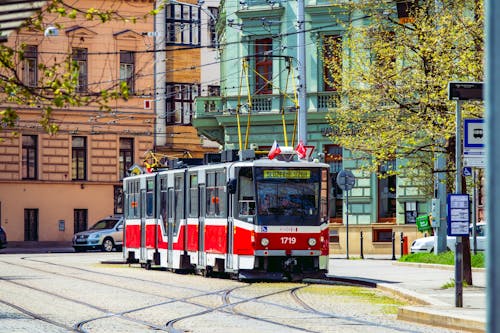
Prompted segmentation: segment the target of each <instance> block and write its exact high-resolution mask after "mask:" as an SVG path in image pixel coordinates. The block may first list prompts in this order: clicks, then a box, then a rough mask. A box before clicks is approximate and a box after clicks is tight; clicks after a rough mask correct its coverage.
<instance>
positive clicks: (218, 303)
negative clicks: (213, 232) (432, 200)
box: [0, 250, 458, 333]
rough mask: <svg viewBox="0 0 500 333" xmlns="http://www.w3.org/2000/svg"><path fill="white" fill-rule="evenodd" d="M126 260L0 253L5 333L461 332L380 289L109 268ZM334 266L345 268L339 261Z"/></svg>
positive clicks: (0, 317) (0, 327)
mask: <svg viewBox="0 0 500 333" xmlns="http://www.w3.org/2000/svg"><path fill="white" fill-rule="evenodd" d="M51 251H53V250H51ZM120 259H121V253H116V252H115V253H100V252H94V253H82V254H80V253H28V254H26V253H25V254H0V268H1V269H0V332H2V333H3V332H9V333H10V332H13V331H15V332H30V333H32V332H44V333H52V332H69V331H76V332H92V333H93V332H149V331H155V332H157V331H167V332H172V333H180V332H186V331H189V332H196V333H209V332H210V333H212V332H241V333H249V332H250V333H253V332H255V333H261V332H278V333H281V332H283V333H285V332H286V333H289V332H316V333H323V332H367V331H370V332H383V333H386V332H394V333H395V332H408V333H420V332H421V333H449V332H458V330H455V331H453V330H448V329H443V328H437V327H433V326H427V325H422V324H412V325H408V323H406V322H403V321H401V320H397V318H396V312H397V306H396V311H394V312H393V311H388V310H387V309H388V306H387V303H386V300H387V298H386V297H387V295H388V294H385V293H383V292H379V291H377V290H375V294H374V295H371V293H373V291H374V290H373V289H366V290H367V291H365V292H361V293H360V295H358V296H354V295H352V294H349V293H348V294H347V296H346V295H345V294H344V290H345V289H339V288H345V287H342V286H335V285H334V286H332V285H320V286H318V285H313V286H308V285H306V284H298V283H252V284H248V283H242V282H238V281H232V280H228V279H213V278H212V279H208V278H203V277H200V276H194V275H183V274H175V273H170V272H165V271H159V270H150V271H148V270H144V269H141V268H140V267H139V266H138V265H132V266H129V265H123V264H102V262H103V261H105V262H117V261H119V260H120ZM332 263H333V265H334V266H335V267H334V272H335V273H340V267H341V264H340V261H339V263H338V264H336V260H332ZM361 263H362V262H360V264H361ZM365 263H366V264H369V261H366V262H365ZM346 264H350V261H346ZM345 269H346V270H347V271H350V270H351V269H350V268H349V267H346V268H345ZM365 293H368V295H370V296H368V297H361V296H362V295H364V294H365ZM390 308H391V306H390V305H389V309H390Z"/></svg>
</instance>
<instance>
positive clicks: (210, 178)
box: [206, 170, 227, 217]
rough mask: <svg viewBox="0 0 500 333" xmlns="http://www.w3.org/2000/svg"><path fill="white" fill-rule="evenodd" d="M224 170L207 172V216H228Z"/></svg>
mask: <svg viewBox="0 0 500 333" xmlns="http://www.w3.org/2000/svg"><path fill="white" fill-rule="evenodd" d="M225 175H226V174H225V172H224V170H219V171H216V172H208V173H207V187H206V193H207V196H206V198H207V211H206V215H207V217H225V216H226V200H227V199H226V193H225V191H226V187H225V185H226V183H225V181H226V177H225Z"/></svg>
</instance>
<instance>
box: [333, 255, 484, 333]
mask: <svg viewBox="0 0 500 333" xmlns="http://www.w3.org/2000/svg"><path fill="white" fill-rule="evenodd" d="M329 277H331V278H333V279H335V280H339V281H344V282H353V283H355V282H362V283H364V284H367V285H371V286H373V287H376V288H380V289H384V290H387V291H390V292H392V293H394V294H397V295H400V296H402V297H404V298H406V299H409V300H412V301H413V302H415V303H417V304H419V305H415V306H407V307H402V308H400V309H399V312H398V319H402V320H407V321H413V322H418V323H425V324H429V325H433V326H440V327H446V328H450V329H456V330H461V331H466V332H485V331H486V271H485V270H484V269H473V272H472V282H473V286H471V287H464V288H463V297H462V300H463V302H462V305H463V307H461V308H457V307H456V306H455V293H456V291H455V287H454V286H453V287H451V288H447V289H443V288H442V287H443V285H445V284H447V283H449V282H452V281H454V280H455V267H454V266H450V267H448V266H443V265H430V264H413V263H400V262H397V261H394V260H390V257H386V258H377V259H364V260H361V259H360V260H347V259H345V258H335V257H331V258H330V267H329Z"/></svg>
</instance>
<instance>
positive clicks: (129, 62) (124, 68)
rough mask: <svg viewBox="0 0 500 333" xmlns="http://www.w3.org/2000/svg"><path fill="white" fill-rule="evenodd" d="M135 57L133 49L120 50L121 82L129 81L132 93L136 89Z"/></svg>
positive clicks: (128, 85)
mask: <svg viewBox="0 0 500 333" xmlns="http://www.w3.org/2000/svg"><path fill="white" fill-rule="evenodd" d="M134 74H135V57H134V53H133V52H131V51H120V82H125V83H127V88H128V91H129V93H130V94H133V93H134V91H135V89H134V88H135V87H134V86H135V80H134Z"/></svg>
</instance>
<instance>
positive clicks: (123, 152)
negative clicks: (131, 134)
mask: <svg viewBox="0 0 500 333" xmlns="http://www.w3.org/2000/svg"><path fill="white" fill-rule="evenodd" d="M133 161H134V139H132V138H120V156H118V163H119V166H118V167H119V173H120V175H119V176H120V179H123V178H125V177H126V176H127V170H128V169H129V168H130V167H131V166H132V163H133Z"/></svg>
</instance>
